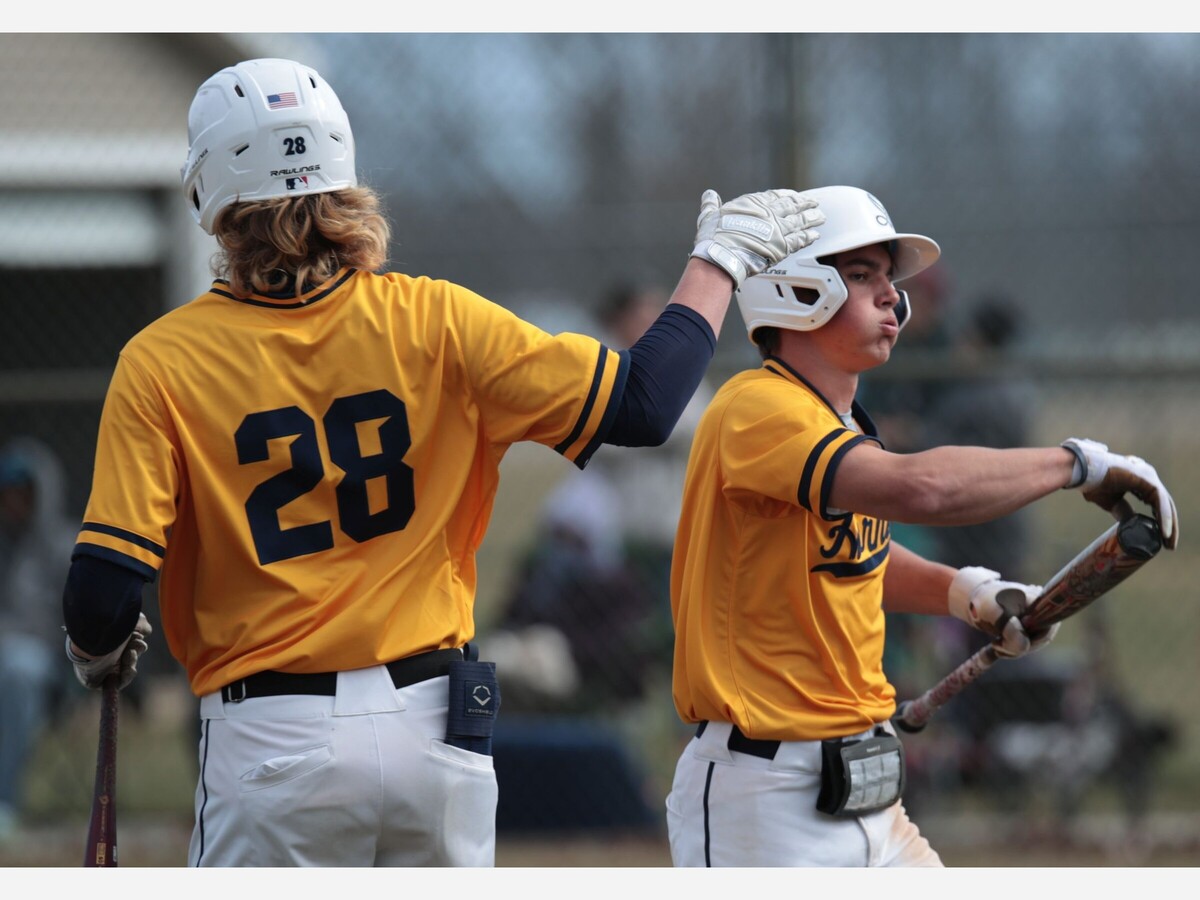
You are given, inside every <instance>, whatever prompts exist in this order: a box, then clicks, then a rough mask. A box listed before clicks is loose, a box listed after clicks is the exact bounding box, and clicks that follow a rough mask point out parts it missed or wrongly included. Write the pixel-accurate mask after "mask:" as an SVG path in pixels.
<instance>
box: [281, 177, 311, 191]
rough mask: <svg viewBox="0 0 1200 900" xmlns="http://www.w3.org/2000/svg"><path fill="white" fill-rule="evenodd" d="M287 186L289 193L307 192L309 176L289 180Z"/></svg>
mask: <svg viewBox="0 0 1200 900" xmlns="http://www.w3.org/2000/svg"><path fill="white" fill-rule="evenodd" d="M286 184H287V189H288V190H289V191H302V190H305V189H306V188H307V187H308V176H307V175H297V176H295V177H293V178H289V179H287V182H286Z"/></svg>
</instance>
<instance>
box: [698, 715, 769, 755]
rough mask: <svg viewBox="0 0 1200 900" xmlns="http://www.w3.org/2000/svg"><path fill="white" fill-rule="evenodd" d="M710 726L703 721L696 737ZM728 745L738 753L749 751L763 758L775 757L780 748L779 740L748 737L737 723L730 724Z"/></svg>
mask: <svg viewBox="0 0 1200 900" xmlns="http://www.w3.org/2000/svg"><path fill="white" fill-rule="evenodd" d="M707 727H708V722H707V721H705V722H701V723H700V726H699V727H698V728H697V729H696V737H700V735H702V734H704V729H705V728H707ZM727 746H728V747H729V749H730V750H736V751H737V752H738V753H749V754H750V755H751V756H757V757H760V758H761V759H774V758H775V753H776V751H778V750H779V741H758V740H755V739H754V738H748V737H746V736H745V735H744V734H742V730H741V729H740V728H738V727H737V726H736V725H730V726H729V741H728V742H727Z"/></svg>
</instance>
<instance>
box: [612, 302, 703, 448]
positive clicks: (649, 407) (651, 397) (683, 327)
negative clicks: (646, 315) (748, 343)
mask: <svg viewBox="0 0 1200 900" xmlns="http://www.w3.org/2000/svg"><path fill="white" fill-rule="evenodd" d="M716 349H717V338H716V335H714V334H713V330H712V326H711V325H709V324H708V320H706V319H705V318H704V316H702V315H700V313H698V312H696V311H695V310H694V309H692V308H691V307H688V306H683V305H682V304H679V303H671V304H668V305H667V308H666V309H664V310H663V311H662V313H661V314H660V315H659V317H658V318H657V319H655V320H654V324H652V325H651V326H650V327H649V328H647V329H646V332H645V334H643V335H642V336H641V337H640V338H638V340H637V343H635V344H634V345H633V346H632V347H630V348H629V350H628V351H627V352H628V354H629V376H628V379H627V380H626V382H625V390H624V391H623V392H622V394H621V403H620V406H619V407H618V408H617V414H616V418H615V419H614V421H613V424H612V428H610V429H609V432H608V434H607V435H606V436H605V438H604V443H606V444H616V445H618V446H622V447H652V446H657V445H658V444H661V443H662V442H663V441H665V440H666V439H667V438H668V437H670V435H671V431H672V429H674V428H675V423H676V422H678V421H679V417H680V416H681V415H683V409H684V407H685V406H687V404H688V401H689V400H691V399H692V395H693V394H695V393H696V388H697V387H699V385H700V380H701V379H702V378H703V377H704V372H705V370H706V369H707V368H708V364H709V363H710V362H711V361H712V357H713V353H714V352H715V351H716Z"/></svg>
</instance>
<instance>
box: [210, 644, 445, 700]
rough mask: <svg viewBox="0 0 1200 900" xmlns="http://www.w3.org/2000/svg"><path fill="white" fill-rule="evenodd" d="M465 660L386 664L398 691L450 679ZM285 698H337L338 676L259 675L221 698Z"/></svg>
mask: <svg viewBox="0 0 1200 900" xmlns="http://www.w3.org/2000/svg"><path fill="white" fill-rule="evenodd" d="M463 658H464V654H463V650H462V648H461V647H452V648H450V649H448V650H430V651H429V652H428V653H418V654H417V655H416V656H406V657H404V658H403V659H397V660H393V661H392V662H390V663H388V664H387V670H388V674H389V675H391V676H392V684H394V685H395V686H396V688H397V689H399V688H403V687H408V686H409V685H410V684H416V683H417V682H419V681H426V680H428V679H430V678H436V677H437V676H439V675H447V674H449V672H450V663H452V662H455V661H457V660H461V659H463ZM283 694H312V695H316V696H318V697H333V696H336V695H337V672H311V673H293V672H272V671H267V672H256V673H255V674H253V675H247V676H246V677H245V678H243V679H241V680H240V681H235V682H233V683H232V684H227V685H225V687H223V688H221V698H222V699H223V700H225V702H226V703H241V702H242V701H243V700H250V699H253V698H254V697H278V696H280V695H283Z"/></svg>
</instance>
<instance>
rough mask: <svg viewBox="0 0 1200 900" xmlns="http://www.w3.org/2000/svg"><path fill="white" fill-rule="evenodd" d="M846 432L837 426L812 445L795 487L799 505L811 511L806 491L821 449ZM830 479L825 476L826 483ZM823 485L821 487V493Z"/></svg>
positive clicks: (809, 485) (808, 488) (810, 482)
mask: <svg viewBox="0 0 1200 900" xmlns="http://www.w3.org/2000/svg"><path fill="white" fill-rule="evenodd" d="M845 433H846V429H845V428H839V429H838V430H837V431H831V432H829V434H827V435H825V437H823V438H821V440H819V441H817V446H815V447H813V450H812V453H810V454H808V459H806V460H805V461H804V469H803V470H802V471H801V472H800V484H799V486H798V487H797V489H796V499H797V500H798V501H799V503H800V505H801V506H803V507H804V508H805V509H807V510H808V511H809V512H812V507H811V506H809V505H808V492H809V490H811V489H812V477H813V472H814V471H815V470H816V468H817V460H818V459H819V458H820V456H821V453H822V451H824V449H825V448H826V447H827V446H828V445H829V444H830V442H832V441H834V440H837V439H838V438H839V437H841V436H842V435H843V434H845ZM829 481H830V479H829V478H828V476H826V478H825V483H826V484H828V483H829ZM823 494H824V487H822V495H823ZM824 501H825V497H824V496H822V497H821V502H822V505H824Z"/></svg>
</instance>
